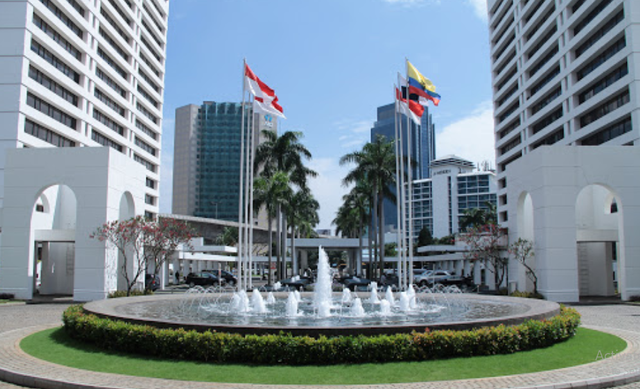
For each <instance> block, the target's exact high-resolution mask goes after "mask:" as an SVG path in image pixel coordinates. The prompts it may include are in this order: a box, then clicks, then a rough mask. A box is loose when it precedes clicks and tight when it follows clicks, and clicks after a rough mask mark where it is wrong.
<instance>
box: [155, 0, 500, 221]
mask: <svg viewBox="0 0 640 389" xmlns="http://www.w3.org/2000/svg"><path fill="white" fill-rule="evenodd" d="M488 37H489V32H488V27H487V15H486V0H322V1H301V0H269V1H265V0H213V1H212V0H172V1H171V2H170V9H169V29H168V43H167V62H166V74H165V95H164V121H163V138H162V154H161V158H162V160H161V165H162V166H161V185H160V212H162V213H171V191H172V180H173V178H172V177H173V174H172V173H173V172H172V170H173V139H174V131H175V129H174V122H175V120H174V118H175V110H176V108H178V107H181V106H184V105H187V104H196V105H200V104H202V102H203V101H219V102H222V101H241V99H242V76H243V73H242V63H243V62H242V61H243V58H244V59H246V61H247V64H248V65H249V66H250V67H251V69H252V70H253V71H254V73H255V74H256V75H257V76H258V77H260V79H261V80H262V81H264V82H265V83H267V84H268V85H269V86H270V87H271V88H273V89H274V90H275V91H276V94H277V95H278V98H279V102H280V104H281V105H282V107H283V108H284V112H285V115H286V116H287V119H286V120H281V121H280V122H279V126H280V128H279V131H280V132H283V131H300V132H302V133H303V134H304V135H303V138H302V143H303V144H304V145H305V146H306V147H307V148H308V149H309V150H310V151H311V153H312V155H313V158H312V159H311V160H310V161H308V162H307V163H308V166H309V167H310V168H312V169H314V170H315V171H317V172H318V173H319V175H318V177H317V178H315V179H313V180H312V181H311V183H310V187H311V189H312V191H313V194H314V196H315V197H316V199H318V201H319V202H320V206H321V209H320V212H319V213H320V224H319V225H318V226H317V227H318V228H323V229H327V228H333V227H334V226H332V225H331V221H332V220H333V219H334V218H335V213H336V211H337V209H338V207H339V206H340V204H341V202H342V196H343V195H344V194H345V193H346V192H347V191H348V188H345V187H344V186H343V185H342V179H343V177H344V176H345V175H346V173H347V172H348V171H349V170H350V169H351V168H353V166H340V164H339V160H340V157H341V156H343V155H345V154H347V153H350V152H353V151H356V150H359V149H361V148H362V146H363V145H364V144H365V143H366V142H368V141H369V140H370V130H371V127H372V126H373V124H374V122H375V120H376V109H377V107H379V106H381V105H385V104H389V103H392V102H393V86H394V83H395V81H396V79H397V74H398V72H401V73H405V58H407V59H409V61H411V63H412V64H413V65H414V66H415V67H416V68H417V69H418V70H419V71H420V72H421V73H422V74H423V75H424V76H426V77H428V78H429V79H430V80H431V81H432V82H433V83H434V84H435V86H436V88H437V92H438V93H439V94H440V95H441V96H442V100H441V102H440V105H439V106H438V107H433V106H430V107H429V110H430V112H431V113H432V115H433V120H434V123H435V126H436V156H437V157H441V156H444V155H448V154H456V155H458V156H460V157H463V158H466V159H468V160H470V161H472V162H475V163H477V162H481V161H485V160H489V161H491V163H492V164H493V165H495V163H494V160H495V153H494V148H493V139H494V138H493V111H492V102H491V98H492V95H491V72H490V62H489V38H488Z"/></svg>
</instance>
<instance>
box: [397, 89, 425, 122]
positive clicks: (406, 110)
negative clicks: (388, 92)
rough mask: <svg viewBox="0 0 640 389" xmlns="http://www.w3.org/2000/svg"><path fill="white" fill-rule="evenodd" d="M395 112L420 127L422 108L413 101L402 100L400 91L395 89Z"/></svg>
mask: <svg viewBox="0 0 640 389" xmlns="http://www.w3.org/2000/svg"><path fill="white" fill-rule="evenodd" d="M396 104H397V108H396V110H397V111H398V112H399V113H403V114H405V115H406V116H407V117H409V118H410V119H411V120H412V121H413V122H414V123H415V124H416V125H418V126H419V125H420V118H421V117H422V114H423V113H424V107H423V106H422V105H420V104H418V103H417V102H415V101H413V100H407V99H405V98H403V96H402V93H401V92H400V89H398V88H397V87H396Z"/></svg>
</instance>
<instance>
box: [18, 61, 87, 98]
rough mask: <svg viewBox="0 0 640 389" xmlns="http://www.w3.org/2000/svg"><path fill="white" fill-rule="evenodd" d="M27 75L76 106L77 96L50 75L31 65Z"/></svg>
mask: <svg viewBox="0 0 640 389" xmlns="http://www.w3.org/2000/svg"><path fill="white" fill-rule="evenodd" d="M29 77H31V78H32V79H34V80H36V81H37V82H38V83H39V84H40V85H42V86H44V87H45V88H47V89H49V90H50V91H52V92H53V93H55V94H57V95H58V96H60V97H62V98H63V99H65V100H67V101H68V102H69V103H71V104H73V106H75V107H77V106H78V96H76V95H74V94H73V93H71V92H70V91H69V90H68V89H66V88H64V87H63V86H62V85H60V84H58V83H57V82H55V81H54V80H53V79H51V77H49V76H47V75H46V74H44V73H42V72H41V71H40V70H38V69H36V68H35V67H34V66H33V65H29Z"/></svg>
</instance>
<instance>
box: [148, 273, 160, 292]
mask: <svg viewBox="0 0 640 389" xmlns="http://www.w3.org/2000/svg"><path fill="white" fill-rule="evenodd" d="M144 287H145V288H146V289H149V290H150V291H153V292H155V291H156V290H158V289H160V276H158V275H156V274H145V277H144Z"/></svg>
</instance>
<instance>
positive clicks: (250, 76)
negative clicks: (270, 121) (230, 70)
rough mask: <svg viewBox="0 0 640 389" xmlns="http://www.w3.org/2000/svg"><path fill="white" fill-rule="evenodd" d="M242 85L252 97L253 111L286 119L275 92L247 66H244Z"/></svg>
mask: <svg viewBox="0 0 640 389" xmlns="http://www.w3.org/2000/svg"><path fill="white" fill-rule="evenodd" d="M244 83H245V87H246V88H247V89H248V90H249V92H251V94H252V95H253V96H254V100H253V107H254V109H257V110H260V111H263V112H268V113H271V114H273V115H276V116H279V117H281V118H283V119H286V117H285V116H284V113H283V110H282V107H281V106H280V104H278V96H276V92H275V91H274V90H273V89H271V88H269V86H268V85H267V84H265V83H264V82H262V81H261V80H260V79H259V78H258V76H256V75H255V74H254V73H253V71H251V68H249V65H247V64H245V65H244Z"/></svg>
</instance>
